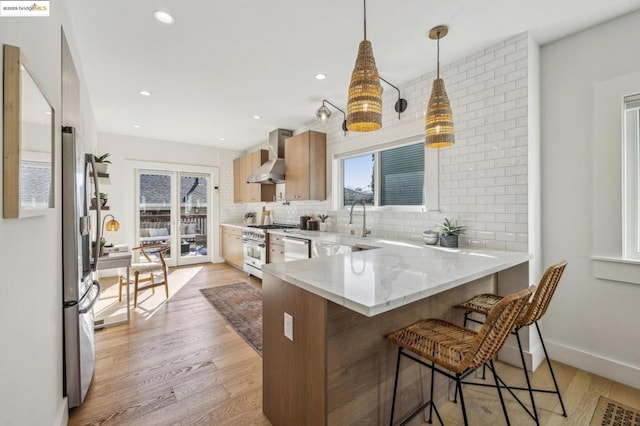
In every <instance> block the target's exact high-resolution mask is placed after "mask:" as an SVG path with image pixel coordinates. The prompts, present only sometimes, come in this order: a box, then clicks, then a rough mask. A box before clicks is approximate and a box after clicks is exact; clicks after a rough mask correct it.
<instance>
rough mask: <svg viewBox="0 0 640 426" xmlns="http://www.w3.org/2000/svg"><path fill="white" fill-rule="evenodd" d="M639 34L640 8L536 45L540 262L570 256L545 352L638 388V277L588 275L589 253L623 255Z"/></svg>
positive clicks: (639, 84)
mask: <svg viewBox="0 0 640 426" xmlns="http://www.w3.org/2000/svg"><path fill="white" fill-rule="evenodd" d="M639 39H640V11H639V12H635V13H632V14H629V15H626V16H623V17H621V18H618V19H615V20H613V21H610V22H607V23H604V24H601V25H598V26H596V27H594V28H591V29H589V30H586V31H583V32H580V33H577V34H574V35H572V36H569V37H567V38H565V39H562V40H559V41H557V42H554V43H551V44H549V45H546V46H544V47H543V48H542V52H541V60H542V194H543V196H542V253H543V264H545V265H548V264H550V263H553V262H557V261H559V260H560V259H566V260H567V261H568V262H569V264H568V266H567V269H566V270H565V276H564V277H563V279H562V281H561V282H560V285H559V287H558V290H557V293H556V295H555V296H554V300H553V303H552V304H551V306H550V307H549V311H548V312H547V314H546V316H545V317H544V318H543V323H542V325H543V333H545V341H546V342H548V346H549V350H550V352H551V357H552V358H555V359H558V360H559V361H563V362H566V363H568V364H571V365H575V366H577V367H580V368H583V369H585V370H588V371H592V372H595V373H597V374H600V375H603V376H606V377H610V378H613V379H615V380H617V381H620V382H623V383H627V384H629V385H632V386H634V387H636V388H640V332H639V331H638V326H637V324H638V318H637V310H638V309H637V305H638V300H640V286H638V285H633V284H628V283H623V282H615V281H609V280H603V279H597V278H594V276H593V274H592V268H593V266H594V261H593V260H592V259H591V256H593V255H603V256H608V257H613V258H615V257H618V258H619V257H620V256H621V251H622V250H621V249H622V240H621V238H622V228H621V217H622V213H621V192H622V189H621V168H620V161H621V151H620V146H621V136H620V128H621V119H620V109H621V105H622V95H623V94H625V93H624V92H626V91H627V90H633V91H635V93H640V56H639V55H638V54H637V52H638V47H637V40H639ZM626 94H630V93H628V92H627V93H626ZM603 129H605V130H603ZM636 272H637V274H640V266H639V267H637V269H636Z"/></svg>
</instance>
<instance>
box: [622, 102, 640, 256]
mask: <svg viewBox="0 0 640 426" xmlns="http://www.w3.org/2000/svg"><path fill="white" fill-rule="evenodd" d="M624 103H625V111H624V170H625V172H624V186H625V206H624V207H623V208H624V212H625V214H624V217H625V220H624V222H625V223H624V231H623V240H624V242H623V244H624V256H625V257H626V258H629V259H636V260H640V94H637V95H633V96H627V97H626V98H625V99H624Z"/></svg>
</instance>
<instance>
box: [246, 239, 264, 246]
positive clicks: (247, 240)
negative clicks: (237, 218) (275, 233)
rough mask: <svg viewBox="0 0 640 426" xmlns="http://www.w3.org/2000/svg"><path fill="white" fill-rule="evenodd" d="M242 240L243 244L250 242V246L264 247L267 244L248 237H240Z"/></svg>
mask: <svg viewBox="0 0 640 426" xmlns="http://www.w3.org/2000/svg"><path fill="white" fill-rule="evenodd" d="M242 242H243V243H245V244H250V245H252V246H258V247H266V246H267V244H266V243H260V242H258V241H255V240H249V239H247V238H243V239H242Z"/></svg>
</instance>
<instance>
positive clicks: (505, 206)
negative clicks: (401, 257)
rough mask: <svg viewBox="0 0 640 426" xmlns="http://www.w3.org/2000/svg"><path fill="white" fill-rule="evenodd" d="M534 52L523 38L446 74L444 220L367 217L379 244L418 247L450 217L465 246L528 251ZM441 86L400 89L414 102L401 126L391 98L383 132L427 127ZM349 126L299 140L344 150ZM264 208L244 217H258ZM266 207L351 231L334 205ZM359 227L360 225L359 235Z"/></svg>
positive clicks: (337, 121)
mask: <svg viewBox="0 0 640 426" xmlns="http://www.w3.org/2000/svg"><path fill="white" fill-rule="evenodd" d="M527 49H528V44H527V35H526V34H521V35H518V36H516V37H513V38H511V39H508V40H504V41H502V42H499V43H496V44H495V45H493V46H490V47H488V48H486V49H484V50H482V51H479V52H476V53H474V54H472V55H469V56H467V57H466V58H464V59H461V60H458V61H456V62H454V63H451V64H448V65H445V66H444V67H442V68H441V77H442V78H443V79H444V81H445V87H446V89H447V93H448V95H449V99H450V101H451V104H452V109H453V116H454V123H455V129H456V144H455V145H454V146H453V147H450V148H444V149H441V150H440V151H439V152H440V171H439V172H440V188H439V189H440V213H431V212H430V213H416V212H411V213H409V212H397V211H396V212H390V211H368V212H367V226H368V227H369V228H370V229H371V230H372V231H373V236H378V237H386V238H399V239H407V240H419V239H420V238H421V236H420V233H421V232H422V231H424V230H426V229H430V228H433V227H434V225H435V224H436V223H440V222H441V221H442V218H443V217H449V218H454V219H456V220H457V221H458V223H459V224H464V225H467V226H468V228H469V230H468V232H467V233H466V235H465V236H464V237H463V238H462V240H461V245H463V246H472V247H478V248H490V249H499V250H505V249H506V250H515V251H527V240H528V236H527V190H528V187H527V134H528V128H527V105H528V99H527V90H528V87H527V65H528V50H527ZM434 78H435V71H434V72H431V73H429V74H425V75H423V76H420V77H418V78H416V79H414V80H412V81H409V82H406V83H405V84H402V85H399V86H398V87H399V88H400V90H401V92H402V97H404V98H405V99H407V102H408V108H407V111H405V112H404V113H403V114H402V118H401V119H400V120H398V114H397V113H396V112H395V111H394V109H393V108H394V104H395V102H396V100H397V92H396V91H395V90H385V92H384V98H383V126H384V127H392V126H396V125H398V124H400V123H401V122H405V121H408V120H424V111H425V108H426V105H427V102H428V100H429V96H430V94H431V86H432V82H433V79H434ZM342 119H343V118H342V114H334V115H332V117H331V119H330V120H328V121H327V122H325V123H318V122H314V123H312V124H311V125H310V126H308V127H307V128H303V129H297V132H301V131H304V130H308V129H312V130H317V131H321V132H325V133H327V143H328V144H334V143H342V142H343V141H344V134H343V132H342V129H341V123H342ZM237 155H239V154H237ZM237 155H236V156H237ZM229 161H230V160H229ZM221 162H222V158H221ZM220 172H221V184H222V179H223V177H222V176H223V174H226V173H227V170H223V167H221V170H220ZM229 175H230V176H232V173H231V172H230V171H229ZM231 179H232V178H231ZM231 186H232V185H231ZM232 196H233V194H227V195H225V197H221V199H222V198H224V199H225V200H226V201H225V202H223V203H222V206H221V209H222V208H224V209H225V211H224V212H223V213H222V214H221V217H223V218H226V217H234V218H235V217H237V216H238V214H239V213H238V212H239V210H238V209H237V208H235V207H232V206H229V205H228V204H226V202H227V201H228V200H231V201H232ZM231 204H232V203H231ZM262 205H263V204H249V205H246V206H243V207H241V208H240V210H242V211H245V210H253V211H259V210H261V209H262ZM266 205H267V206H268V207H267V208H268V209H271V210H272V211H273V212H274V217H275V219H276V220H277V221H281V222H292V223H297V222H298V217H299V216H300V215H302V214H312V215H314V216H315V215H317V214H319V213H323V212H325V213H328V214H329V215H330V216H331V222H330V229H331V230H339V231H348V230H349V229H350V226H349V225H348V222H349V212H348V211H347V210H343V211H338V212H336V211H331V210H330V201H328V200H327V201H324V202H295V201H294V202H291V204H290V205H282V203H268V204H266ZM354 221H356V220H354ZM360 224H361V222H360V217H358V218H357V221H356V225H354V228H355V229H357V228H359V227H360V226H361V225H360ZM356 232H357V231H356Z"/></svg>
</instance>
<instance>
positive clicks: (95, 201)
mask: <svg viewBox="0 0 640 426" xmlns="http://www.w3.org/2000/svg"><path fill="white" fill-rule="evenodd" d="M93 197H94V198H92V199H91V207H93V208H94V209H95V208H96V207H97V204H98V198H100V206H101V207H104V206H106V205H107V201H108V196H107V194H105V193H104V192H101V193H100V194H99V195H98V196H96V193H95V192H94V193H93Z"/></svg>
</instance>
